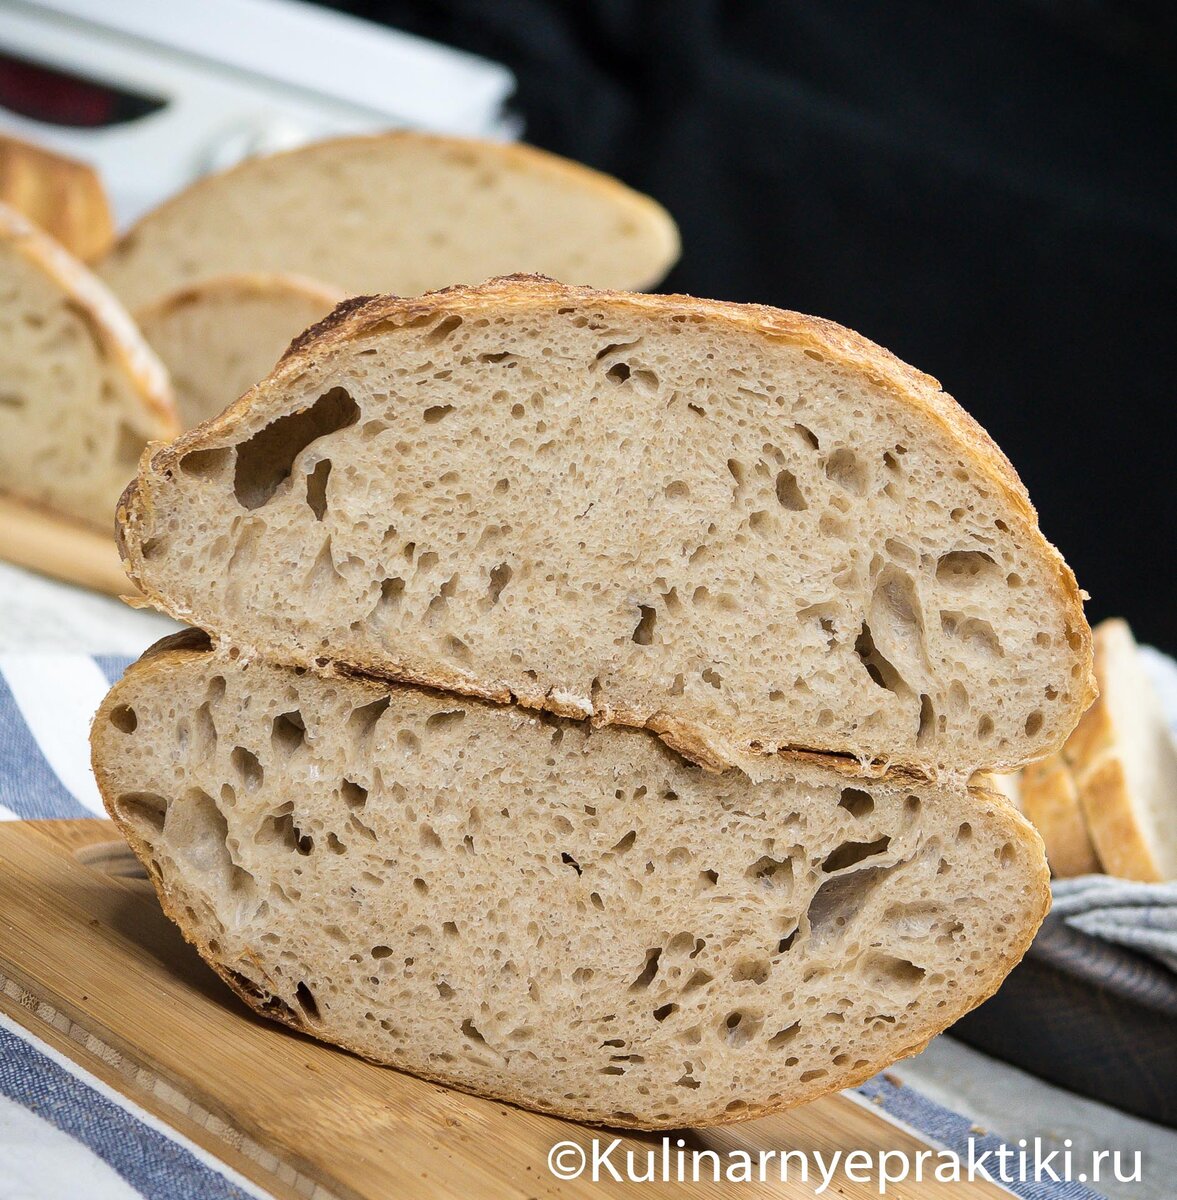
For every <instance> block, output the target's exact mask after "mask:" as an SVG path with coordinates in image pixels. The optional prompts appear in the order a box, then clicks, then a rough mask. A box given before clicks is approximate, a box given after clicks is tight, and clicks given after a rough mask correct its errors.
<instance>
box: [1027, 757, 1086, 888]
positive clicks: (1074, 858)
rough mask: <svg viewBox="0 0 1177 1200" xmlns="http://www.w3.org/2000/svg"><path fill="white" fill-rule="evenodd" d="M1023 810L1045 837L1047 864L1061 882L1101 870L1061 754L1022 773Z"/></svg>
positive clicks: (1072, 781)
mask: <svg viewBox="0 0 1177 1200" xmlns="http://www.w3.org/2000/svg"><path fill="white" fill-rule="evenodd" d="M1019 798H1020V801H1021V810H1022V812H1023V813H1024V814H1025V816H1026V818H1027V819H1028V820H1029V821H1030V823H1031V824H1032V825H1033V826H1034V828H1035V829H1037V830H1038V832H1039V833H1040V834H1041V835H1042V842H1043V845H1044V846H1045V847H1046V861H1047V862H1048V863H1049V864H1050V869H1051V873H1052V874H1053V875H1054V876H1055V877H1056V878H1058V879H1070V878H1072V877H1073V876H1075V875H1087V874H1090V873H1091V872H1093V871H1099V869H1100V864H1099V858H1098V857H1097V856H1096V853H1095V847H1094V846H1093V845H1092V844H1091V835H1090V834H1089V833H1088V832H1087V822H1086V821H1085V820H1084V817H1083V808H1082V806H1081V805H1080V803H1079V789H1078V788H1077V787H1076V786H1075V778H1074V776H1073V775H1072V773H1071V769H1070V767H1068V766H1067V764H1066V762H1065V760H1064V759H1063V756H1062V755H1061V754H1052V755H1050V756H1049V757H1047V758H1045V759H1043V760H1042V761H1041V762H1037V763H1030V765H1029V766H1027V767H1025V768H1024V769H1023V771H1022V773H1021V780H1020V788H1019Z"/></svg>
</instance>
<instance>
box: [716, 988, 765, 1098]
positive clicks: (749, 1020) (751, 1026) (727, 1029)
mask: <svg viewBox="0 0 1177 1200" xmlns="http://www.w3.org/2000/svg"><path fill="white" fill-rule="evenodd" d="M763 1024H764V1018H763V1017H760V1016H757V1015H756V1014H754V1013H750V1012H747V1011H745V1010H743V1009H737V1010H736V1011H735V1012H731V1013H728V1015H727V1016H726V1017H725V1018H724V1021H723V1025H722V1027H721V1030H720V1032H721V1034H722V1036H723V1038H724V1040H725V1041H726V1042H727V1044H728V1045H729V1046H732V1047H739V1046H744V1045H746V1044H747V1043H748V1042H750V1041H751V1040H752V1039H753V1038H754V1037H755V1036H756V1034H757V1033H759V1032H760V1028H761V1026H762V1025H763ZM729 1108H730V1106H729Z"/></svg>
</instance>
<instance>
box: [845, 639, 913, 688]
mask: <svg viewBox="0 0 1177 1200" xmlns="http://www.w3.org/2000/svg"><path fill="white" fill-rule="evenodd" d="M854 653H855V654H857V655H858V657H859V659H860V660H861V662H862V665H863V666H864V667H865V668H866V673H867V674H868V675H869V676H870V677H871V679H872V680H873V681H874V683H876V684H877V685H878V686H879V687H881V688H884V689H885V690H886V691H888V692H894V693H895V694H896V695H897V696H909V695H911V689H910V688H909V687H908V686H907V684H906V683H905V682H904V680H903V676H902V675H900V674H899V672H898V671H897V670H896V669H895V667H894V665H893V664H892V663H891V662H890V661H889V660H888V659H887V658H886V657H884V655H883V654H882V653H880V651H879V648H878V647H877V646H876V645H875V640H874V636H873V635H872V633H871V628H870V626H869V625H868V624H867V623H866V622H865V621H863V623H862V628H861V629H860V630H859V633H858V637H857V638H856V639H855V641H854Z"/></svg>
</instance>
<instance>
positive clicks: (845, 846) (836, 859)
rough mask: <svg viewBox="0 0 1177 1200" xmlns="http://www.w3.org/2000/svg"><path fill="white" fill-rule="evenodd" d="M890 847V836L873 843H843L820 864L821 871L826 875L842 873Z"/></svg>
mask: <svg viewBox="0 0 1177 1200" xmlns="http://www.w3.org/2000/svg"><path fill="white" fill-rule="evenodd" d="M890 845H891V838H890V836H888V835H886V834H884V835H883V837H881V838H877V839H876V840H875V841H873V842H843V843H842V844H841V845H840V846H838V847H837V848H836V849H835V850H832V851H831V852H830V853H829V854H828V855H827V856H826V858H825V861H824V862H823V863H822V864H821V869H822V870H823V871H824V872H825V873H826V874H827V875H828V874H832V873H833V872H834V871H843V870H845V869H846V868H847V867H852V866H854V865H855V864H856V863H860V862H862V861H863V860H864V859H867V858H873V857H874V856H875V855H876V854H882V853H883V851H884V850H886V849H887V847H888V846H890Z"/></svg>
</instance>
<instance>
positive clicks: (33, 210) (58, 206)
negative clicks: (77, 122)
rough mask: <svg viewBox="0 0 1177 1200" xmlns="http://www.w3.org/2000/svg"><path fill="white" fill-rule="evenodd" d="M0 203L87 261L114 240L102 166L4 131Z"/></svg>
mask: <svg viewBox="0 0 1177 1200" xmlns="http://www.w3.org/2000/svg"><path fill="white" fill-rule="evenodd" d="M0 203H4V204H7V205H8V206H9V207H10V208H14V209H16V211H17V212H19V213H21V214H22V215H23V216H25V217H27V218H28V220H30V221H31V222H32V223H33V224H34V225H36V226H38V227H39V228H41V229H43V230H45V232H46V233H48V234H49V235H50V236H51V237H52V238H54V239H55V240H56V241H57V242H59V243H60V244H61V245H62V246H63V247H64V248H65V249H66V250H68V251H69V252H70V253H71V254H73V255H75V256H76V257H77V258H80V259H81V260H82V261H83V262H92V261H93V260H94V259H96V258H98V257H100V256H101V255H103V254H105V253H106V252H107V250H109V249H110V246H111V243H112V242H113V241H114V216H113V214H112V213H111V211H110V201H109V200H108V199H107V196H106V189H105V188H104V187H103V186H102V180H101V179H100V178H99V177H98V173H97V171H95V170H94V168H93V167H91V166H90V164H89V163H84V162H78V161H77V160H76V159H73V158H67V157H66V156H65V155H64V154H58V153H56V152H55V151H52V150H46V149H45V148H44V147H43V146H33V145H31V144H30V143H28V142H22V141H21V140H20V139H19V138H14V137H7V136H0Z"/></svg>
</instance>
